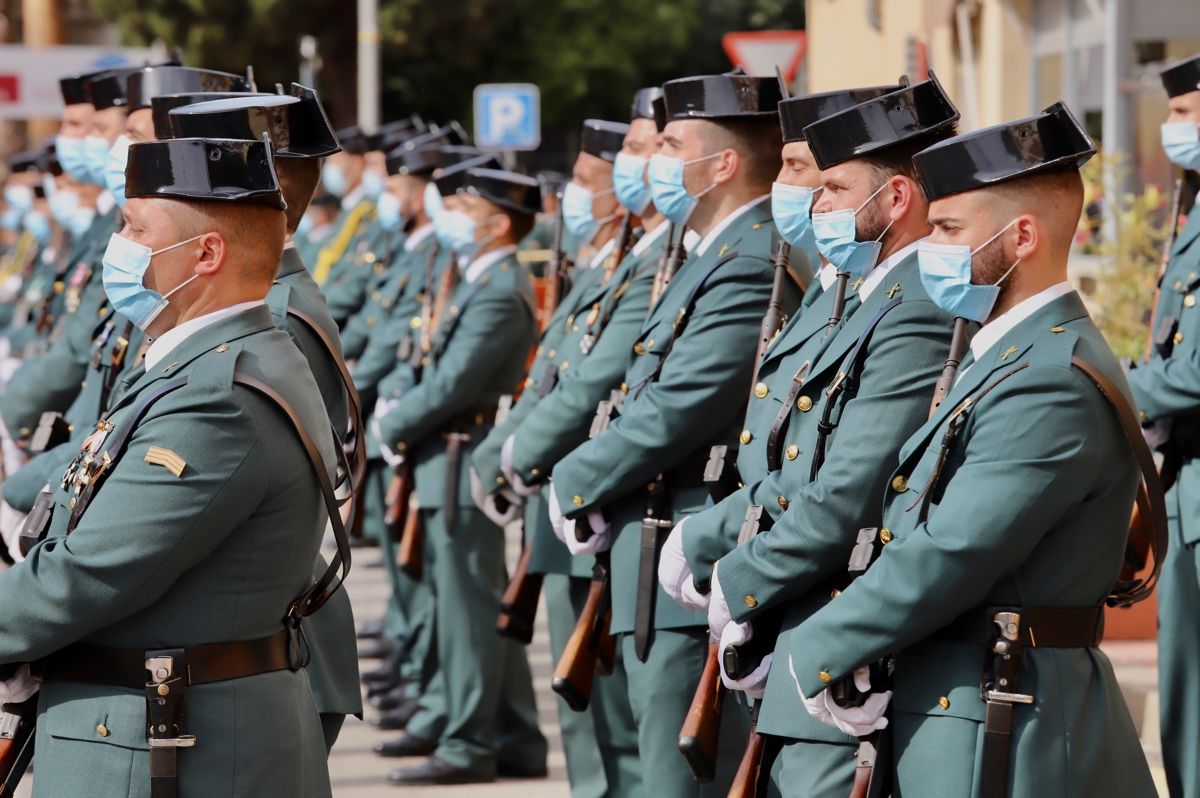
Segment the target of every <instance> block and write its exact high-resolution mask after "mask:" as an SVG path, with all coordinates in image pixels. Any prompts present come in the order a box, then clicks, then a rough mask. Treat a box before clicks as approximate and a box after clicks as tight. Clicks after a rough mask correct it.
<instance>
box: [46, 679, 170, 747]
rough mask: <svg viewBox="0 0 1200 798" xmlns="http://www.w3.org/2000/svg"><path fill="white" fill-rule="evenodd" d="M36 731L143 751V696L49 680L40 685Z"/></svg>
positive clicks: (144, 728) (124, 691)
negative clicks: (39, 714)
mask: <svg viewBox="0 0 1200 798" xmlns="http://www.w3.org/2000/svg"><path fill="white" fill-rule="evenodd" d="M40 704H41V708H42V714H41V716H40V717H39V719H38V726H39V728H40V731H42V733H44V734H49V735H50V736H51V737H55V738H58V739H61V740H78V741H81V742H90V743H99V744H101V745H115V746H119V747H121V748H129V749H133V750H139V751H146V750H149V748H150V746H149V745H148V744H147V743H146V697H145V696H144V695H142V694H141V693H140V692H137V691H134V690H126V689H122V688H117V687H107V686H105V685H95V684H82V683H80V682H67V681H59V680H52V681H49V682H46V683H45V684H43V685H42V690H41V701H40Z"/></svg>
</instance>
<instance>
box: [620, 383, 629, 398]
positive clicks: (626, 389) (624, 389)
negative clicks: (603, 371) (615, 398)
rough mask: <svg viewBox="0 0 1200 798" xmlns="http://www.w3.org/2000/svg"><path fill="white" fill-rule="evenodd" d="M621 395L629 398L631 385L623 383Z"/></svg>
mask: <svg viewBox="0 0 1200 798" xmlns="http://www.w3.org/2000/svg"><path fill="white" fill-rule="evenodd" d="M621 393H622V394H624V395H625V396H629V385H628V384H627V383H624V382H623V383H621Z"/></svg>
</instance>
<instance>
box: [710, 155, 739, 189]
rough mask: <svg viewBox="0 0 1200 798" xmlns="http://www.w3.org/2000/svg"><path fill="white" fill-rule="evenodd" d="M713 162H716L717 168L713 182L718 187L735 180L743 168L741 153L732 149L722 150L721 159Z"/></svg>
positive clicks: (715, 159)
mask: <svg viewBox="0 0 1200 798" xmlns="http://www.w3.org/2000/svg"><path fill="white" fill-rule="evenodd" d="M713 160H714V161H716V168H715V169H714V171H713V177H712V181H713V182H714V183H716V184H717V185H721V184H722V183H728V182H729V181H730V180H733V178H734V176H735V175H736V174H737V173H738V170H739V169H741V167H742V156H741V153H739V152H738V151H737V150H735V149H732V148H729V149H724V150H721V152H720V153H719V157H717V158H714V159H713Z"/></svg>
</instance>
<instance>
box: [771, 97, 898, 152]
mask: <svg viewBox="0 0 1200 798" xmlns="http://www.w3.org/2000/svg"><path fill="white" fill-rule="evenodd" d="M905 85H907V84H896V85H892V86H867V87H864V88H861V89H842V90H841V91H826V92H821V93H820V94H805V95H803V96H801V97H789V98H787V99H785V100H781V101H780V102H779V127H780V128H782V130H783V141H784V143H785V144H786V143H788V142H791V141H804V128H806V127H808V126H809V125H811V124H812V123H813V122H816V121H817V120H819V119H824V118H825V117H827V116H832V115H833V114H836V113H838V112H839V111H845V110H846V109H847V108H853V107H854V106H856V105H858V104H859V103H864V102H866V101H867V100H873V99H875V98H876V97H881V96H883V95H884V94H888V93H890V92H893V91H899V90H900V89H902V88H904V86H905Z"/></svg>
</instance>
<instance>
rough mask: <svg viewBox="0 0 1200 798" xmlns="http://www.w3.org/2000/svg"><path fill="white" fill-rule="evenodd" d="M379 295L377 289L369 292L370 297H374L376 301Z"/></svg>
mask: <svg viewBox="0 0 1200 798" xmlns="http://www.w3.org/2000/svg"><path fill="white" fill-rule="evenodd" d="M380 296H381V294H380V293H379V292H378V291H372V292H371V299H374V300H375V301H376V302H378V301H379V297H380Z"/></svg>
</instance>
